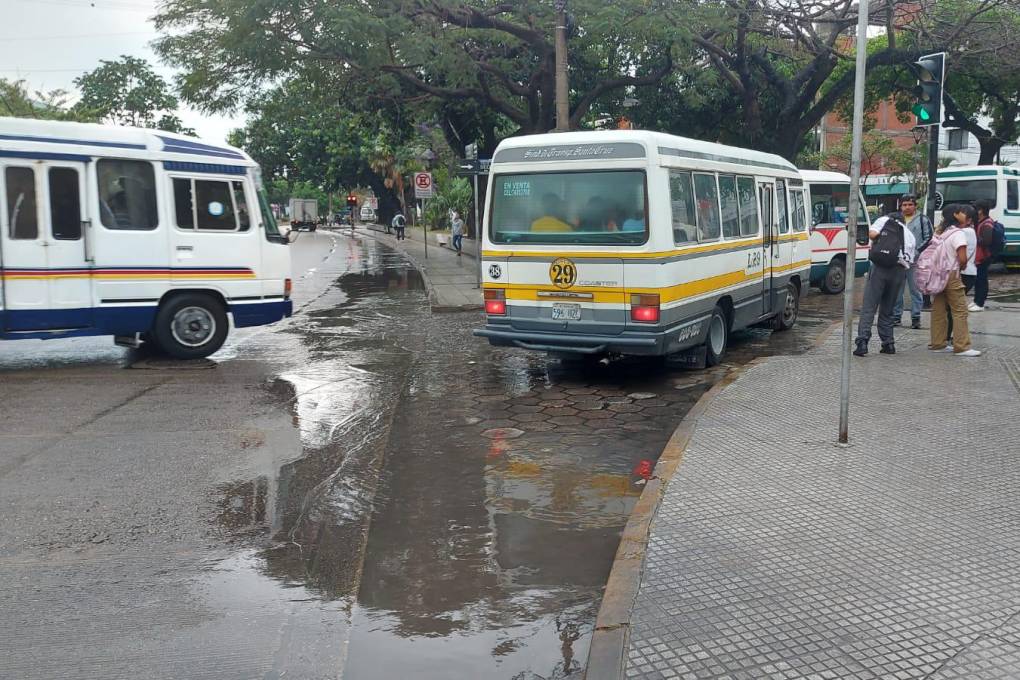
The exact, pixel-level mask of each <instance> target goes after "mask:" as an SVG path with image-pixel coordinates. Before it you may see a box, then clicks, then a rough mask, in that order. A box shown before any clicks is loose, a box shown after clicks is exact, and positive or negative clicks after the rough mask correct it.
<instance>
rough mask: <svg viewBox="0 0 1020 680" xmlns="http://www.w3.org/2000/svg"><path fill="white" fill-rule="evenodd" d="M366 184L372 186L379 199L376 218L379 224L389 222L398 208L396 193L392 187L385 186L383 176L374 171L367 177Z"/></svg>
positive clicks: (398, 202)
mask: <svg viewBox="0 0 1020 680" xmlns="http://www.w3.org/2000/svg"><path fill="white" fill-rule="evenodd" d="M368 185H369V186H370V187H372V191H373V192H374V193H375V196H376V198H378V199H379V208H378V209H377V210H376V219H377V220H379V224H389V223H390V220H392V219H393V216H394V215H396V214H397V211H398V210H400V199H399V198H397V194H396V193H395V192H394V190H393V189H387V188H386V184H385V183H384V180H383V178H382V177H380V176H379V175H376V174H375V173H373V174H372V176H371V177H369V178H368ZM405 217H406V215H405Z"/></svg>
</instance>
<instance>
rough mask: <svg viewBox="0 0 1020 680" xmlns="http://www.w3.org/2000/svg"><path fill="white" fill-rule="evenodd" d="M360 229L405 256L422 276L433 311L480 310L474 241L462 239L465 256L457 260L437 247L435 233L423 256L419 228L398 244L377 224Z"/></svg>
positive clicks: (452, 254)
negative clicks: (412, 262)
mask: <svg viewBox="0 0 1020 680" xmlns="http://www.w3.org/2000/svg"><path fill="white" fill-rule="evenodd" d="M359 230H368V231H369V233H370V234H371V235H372V236H373V237H375V238H377V239H379V240H380V241H382V242H383V243H385V244H386V245H388V246H390V247H392V248H396V249H397V250H400V251H402V252H404V253H406V254H407V255H408V257H410V258H411V259H412V260H413V261H414V264H415V266H416V267H417V268H418V270H419V271H421V272H422V274H423V275H424V276H425V280H426V283H427V284H428V287H429V298H430V301H431V303H432V308H433V309H434V310H450V311H452V310H467V309H481V307H482V294H481V291H480V290H479V289H478V274H477V272H476V271H475V268H476V267H477V266H478V261H477V260H476V259H475V258H474V254H475V248H476V246H475V241H473V240H469V239H464V255H463V256H461V257H457V254H456V253H455V252H454V251H453V250H452V249H450V248H449V247H446V248H442V247H440V246H439V245H438V244H437V243H436V241H435V234H430V237H431V238H430V239H429V246H428V257H426V256H425V245H424V243H423V242H422V240H421V239H422V233H421V229H417V228H415V229H410V228H409V229H408V230H407V232H406V233H407V238H406V239H404V240H403V241H397V239H396V237H394V236H392V235H390V234H386V233H385V231H384V230H383V228H382V227H381V226H379V225H367V226H365V227H359Z"/></svg>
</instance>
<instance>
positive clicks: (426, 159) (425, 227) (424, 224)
mask: <svg viewBox="0 0 1020 680" xmlns="http://www.w3.org/2000/svg"><path fill="white" fill-rule="evenodd" d="M419 158H421V160H422V162H423V163H425V169H426V170H427V171H428V172H432V162H433V161H434V160H436V152H435V151H433V150H432V149H425V151H423V152H422V154H421V156H419ZM435 190H436V189H435V185H433V187H432V191H435ZM427 200H428V199H425V198H423V199H421V231H422V235H423V236H424V241H425V259H426V260H427V259H429V221H428V220H427V219H425V207H426V201H427Z"/></svg>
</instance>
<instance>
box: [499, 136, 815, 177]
mask: <svg viewBox="0 0 1020 680" xmlns="http://www.w3.org/2000/svg"><path fill="white" fill-rule="evenodd" d="M628 143H630V144H639V145H641V146H642V147H644V148H645V149H646V150H649V151H652V152H656V153H659V154H662V155H665V156H671V155H683V156H686V157H691V158H700V159H704V160H713V161H720V162H727V163H738V164H749V165H760V166H764V167H772V168H776V169H781V170H787V171H791V172H797V168H796V166H794V165H793V163H791V162H790V161H788V160H786V159H785V158H783V157H782V156H777V155H775V154H771V153H765V152H764V151H755V150H753V149H743V148H740V147H737V146H727V145H725V144H716V143H714V142H704V141H701V140H700V139H690V138H688V137H677V136H675V135H668V134H665V133H662V132H652V131H650V130H592V131H585V132H557V133H550V134H545V135H525V136H521V137H510V138H508V139H504V140H503V141H502V142H500V144H499V147H497V149H496V153H495V155H494V156H493V159H492V162H493V163H515V162H526V161H528V160H572V159H575V158H576V159H578V160H580V159H585V160H592V159H597V158H606V159H611V158H621V157H623V156H619V155H613V153H614V151H613V150H614V149H619V148H621V146H620V145H626V144H628ZM550 147H577V148H580V149H583V150H584V152H582V153H580V154H572V155H571V156H567V155H565V154H564V155H559V156H554V157H542V156H541V155H538V154H536V155H535V156H534V158H529V157H527V156H523V155H522V154H521V153H519V152H518V153H514V152H513V151H512V150H515V149H525V148H528V149H538V148H550ZM599 149H604V150H605V151H604V152H603V153H601V154H600V153H599V152H598V151H599ZM630 157H634V156H630Z"/></svg>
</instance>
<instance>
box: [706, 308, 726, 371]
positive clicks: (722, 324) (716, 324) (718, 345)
mask: <svg viewBox="0 0 1020 680" xmlns="http://www.w3.org/2000/svg"><path fill="white" fill-rule="evenodd" d="M729 341H730V324H729V320H728V319H727V318H726V312H724V311H723V309H722V307H719V306H718V305H716V308H715V309H714V310H712V318H711V319H710V320H709V322H708V338H707V339H706V340H705V365H706V366H717V365H719V363H720V362H722V358H723V355H724V354H726V346H727V345H728V344H729Z"/></svg>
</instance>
